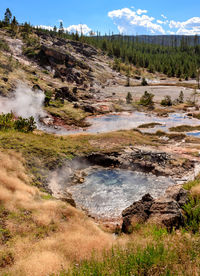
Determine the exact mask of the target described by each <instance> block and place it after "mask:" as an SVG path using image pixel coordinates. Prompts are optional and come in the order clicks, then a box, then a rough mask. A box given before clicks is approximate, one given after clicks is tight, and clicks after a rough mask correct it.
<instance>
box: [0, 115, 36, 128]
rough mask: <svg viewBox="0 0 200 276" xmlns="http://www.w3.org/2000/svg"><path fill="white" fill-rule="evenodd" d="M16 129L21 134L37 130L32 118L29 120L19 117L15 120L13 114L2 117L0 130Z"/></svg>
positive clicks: (0, 118) (0, 117)
mask: <svg viewBox="0 0 200 276" xmlns="http://www.w3.org/2000/svg"><path fill="white" fill-rule="evenodd" d="M8 129H15V130H18V131H21V132H32V131H33V130H34V129H36V123H35V120H34V118H33V117H32V116H31V117H30V118H28V119H24V118H22V117H19V118H18V119H16V120H15V118H14V115H13V113H7V114H2V115H0V130H8Z"/></svg>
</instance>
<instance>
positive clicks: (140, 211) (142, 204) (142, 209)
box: [122, 194, 154, 233]
mask: <svg viewBox="0 0 200 276" xmlns="http://www.w3.org/2000/svg"><path fill="white" fill-rule="evenodd" d="M153 202H154V200H153V198H152V196H151V195H150V194H146V195H145V196H143V197H142V199H141V200H139V201H137V202H134V203H133V204H132V205H131V206H130V207H128V208H126V209H125V210H124V211H123V212H122V217H123V224H122V232H124V233H129V232H130V227H131V225H132V224H133V223H135V222H138V223H143V222H145V221H146V220H147V219H148V218H149V215H150V208H151V205H152V204H153Z"/></svg>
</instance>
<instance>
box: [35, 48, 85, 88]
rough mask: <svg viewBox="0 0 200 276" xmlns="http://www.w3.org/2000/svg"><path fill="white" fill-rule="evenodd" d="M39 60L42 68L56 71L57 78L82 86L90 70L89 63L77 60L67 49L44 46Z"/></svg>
mask: <svg viewBox="0 0 200 276" xmlns="http://www.w3.org/2000/svg"><path fill="white" fill-rule="evenodd" d="M38 60H39V62H40V64H41V65H42V66H50V67H51V68H52V69H53V70H54V71H55V74H54V77H55V78H61V79H62V80H63V81H64V80H66V81H67V82H69V83H74V82H75V83H76V84H77V85H82V84H83V83H84V81H85V80H86V79H87V74H84V73H83V71H84V70H86V73H87V72H88V71H89V70H90V67H89V66H88V65H87V63H85V62H83V61H81V60H80V59H78V58H75V57H74V56H72V55H71V54H70V53H68V52H67V51H66V50H65V49H63V50H62V49H61V48H58V49H57V48H56V47H55V48H53V47H50V46H47V45H42V46H41V49H40V52H39V54H38Z"/></svg>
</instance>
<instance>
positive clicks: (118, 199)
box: [68, 169, 175, 218]
mask: <svg viewBox="0 0 200 276" xmlns="http://www.w3.org/2000/svg"><path fill="white" fill-rule="evenodd" d="M174 184H175V183H174V182H173V180H172V179H170V178H167V177H156V176H155V175H152V174H145V173H141V172H133V171H128V170H121V169H96V170H93V171H91V172H90V173H89V174H88V176H87V177H86V178H85V182H84V183H83V184H78V185H75V186H72V187H70V188H69V189H68V191H69V192H70V193H71V194H72V196H73V199H74V200H75V202H76V204H77V207H79V208H84V209H86V210H87V211H88V212H89V214H91V215H93V216H95V217H101V218H117V217H119V216H120V215H121V212H122V211H123V210H124V209H125V208H127V207H128V206H130V205H131V204H132V203H133V202H134V201H137V200H140V199H141V198H142V196H143V195H145V194H146V193H150V194H151V195H152V196H153V197H154V198H157V197H159V196H161V195H163V194H164V192H165V190H166V189H167V188H168V187H169V186H172V185H174Z"/></svg>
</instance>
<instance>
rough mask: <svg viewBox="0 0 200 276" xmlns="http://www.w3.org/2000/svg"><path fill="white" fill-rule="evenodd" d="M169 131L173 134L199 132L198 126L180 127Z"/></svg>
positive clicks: (199, 127)
mask: <svg viewBox="0 0 200 276" xmlns="http://www.w3.org/2000/svg"><path fill="white" fill-rule="evenodd" d="M169 130H170V131H173V132H186V131H195V130H200V126H189V125H182V126H177V127H171V128H170V129H169Z"/></svg>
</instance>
